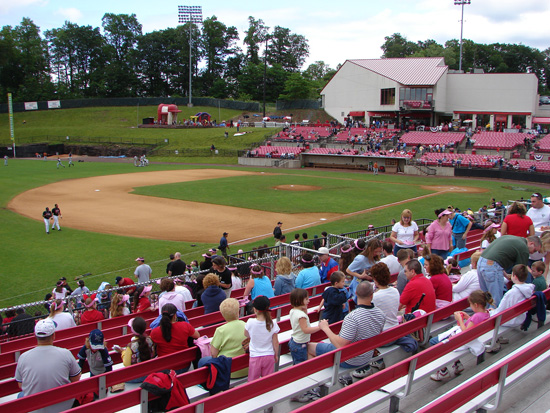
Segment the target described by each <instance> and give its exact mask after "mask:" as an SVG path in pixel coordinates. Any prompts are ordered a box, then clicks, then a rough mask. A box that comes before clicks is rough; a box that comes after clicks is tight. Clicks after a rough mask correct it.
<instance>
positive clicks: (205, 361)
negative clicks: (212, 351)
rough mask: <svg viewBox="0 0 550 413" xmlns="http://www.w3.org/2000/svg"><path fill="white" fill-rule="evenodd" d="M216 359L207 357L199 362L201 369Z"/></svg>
mask: <svg viewBox="0 0 550 413" xmlns="http://www.w3.org/2000/svg"><path fill="white" fill-rule="evenodd" d="M213 358H214V357H211V356H207V357H203V358H201V359H200V360H199V369H200V368H201V367H204V366H205V364H206V363H208V362H210V361H211V360H212V359H213Z"/></svg>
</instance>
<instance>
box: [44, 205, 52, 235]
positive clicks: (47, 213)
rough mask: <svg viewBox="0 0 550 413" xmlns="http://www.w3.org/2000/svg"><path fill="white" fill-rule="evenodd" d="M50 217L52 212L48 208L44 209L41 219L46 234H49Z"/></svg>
mask: <svg viewBox="0 0 550 413" xmlns="http://www.w3.org/2000/svg"><path fill="white" fill-rule="evenodd" d="M51 217H52V211H50V208H48V207H46V209H45V211H44V212H42V218H44V226H45V227H46V234H49V233H50V218H51Z"/></svg>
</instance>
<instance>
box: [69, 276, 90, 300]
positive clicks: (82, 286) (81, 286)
mask: <svg viewBox="0 0 550 413" xmlns="http://www.w3.org/2000/svg"><path fill="white" fill-rule="evenodd" d="M82 294H90V289H89V288H88V287H86V283H85V282H84V280H80V281H78V287H76V288H75V290H74V291H73V292H72V293H71V296H73V297H74V296H76V295H82Z"/></svg>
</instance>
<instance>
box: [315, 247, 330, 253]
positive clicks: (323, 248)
mask: <svg viewBox="0 0 550 413" xmlns="http://www.w3.org/2000/svg"><path fill="white" fill-rule="evenodd" d="M317 252H318V253H319V255H327V254H330V251H329V250H328V248H327V247H321V248H319V249H318V250H317Z"/></svg>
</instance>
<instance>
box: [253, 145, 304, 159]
mask: <svg viewBox="0 0 550 413" xmlns="http://www.w3.org/2000/svg"><path fill="white" fill-rule="evenodd" d="M304 150H305V149H304V148H299V147H296V146H260V147H258V148H256V149H253V150H252V151H250V154H251V155H252V156H256V157H258V158H269V157H271V158H280V157H281V155H283V154H285V155H289V154H292V155H293V156H295V157H298V155H299V154H300V153H302V152H303V151H304Z"/></svg>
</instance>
